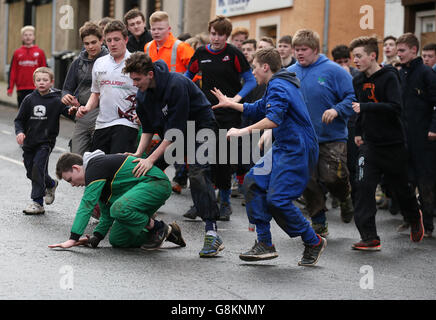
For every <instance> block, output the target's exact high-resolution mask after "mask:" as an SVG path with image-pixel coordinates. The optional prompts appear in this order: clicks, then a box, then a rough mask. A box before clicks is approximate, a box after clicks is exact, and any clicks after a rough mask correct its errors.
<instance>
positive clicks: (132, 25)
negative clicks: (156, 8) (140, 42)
mask: <svg viewBox="0 0 436 320" xmlns="http://www.w3.org/2000/svg"><path fill="white" fill-rule="evenodd" d="M127 29H128V30H129V31H130V33H131V34H133V35H134V36H135V37H140V36H141V35H142V34H143V33H144V30H145V21H144V20H142V17H141V16H137V17H136V18H133V19H129V20H127Z"/></svg>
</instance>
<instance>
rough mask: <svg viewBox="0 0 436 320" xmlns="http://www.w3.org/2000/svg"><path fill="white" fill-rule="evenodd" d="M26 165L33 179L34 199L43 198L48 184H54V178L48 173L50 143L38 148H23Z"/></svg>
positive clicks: (28, 174) (32, 194)
mask: <svg viewBox="0 0 436 320" xmlns="http://www.w3.org/2000/svg"><path fill="white" fill-rule="evenodd" d="M23 151H24V153H23V160H24V167H25V168H26V176H27V178H29V179H30V180H31V181H32V193H31V196H30V197H31V198H32V199H33V200H36V199H42V198H43V197H44V196H45V189H46V187H47V186H50V187H51V186H53V185H54V180H53V179H52V178H51V177H50V175H49V174H48V169H47V168H48V159H49V157H50V153H51V148H50V146H49V145H48V144H44V145H41V146H39V147H37V148H33V149H31V148H26V147H24V148H23Z"/></svg>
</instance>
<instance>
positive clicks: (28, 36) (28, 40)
mask: <svg viewBox="0 0 436 320" xmlns="http://www.w3.org/2000/svg"><path fill="white" fill-rule="evenodd" d="M22 40H23V44H24V45H25V46H30V45H32V44H33V42H34V41H35V34H34V33H33V31H25V32H24V33H23V36H22Z"/></svg>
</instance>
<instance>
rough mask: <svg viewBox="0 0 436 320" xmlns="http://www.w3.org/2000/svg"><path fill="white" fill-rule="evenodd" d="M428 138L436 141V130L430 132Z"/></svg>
mask: <svg viewBox="0 0 436 320" xmlns="http://www.w3.org/2000/svg"><path fill="white" fill-rule="evenodd" d="M428 140H431V141H435V140H436V132H431V131H430V132H429V133H428Z"/></svg>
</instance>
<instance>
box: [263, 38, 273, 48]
mask: <svg viewBox="0 0 436 320" xmlns="http://www.w3.org/2000/svg"><path fill="white" fill-rule="evenodd" d="M259 41H263V42H268V43H269V44H270V45H272V46H273V47H275V46H276V45H275V43H274V39H273V38H271V37H262V38H260V40H259Z"/></svg>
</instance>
